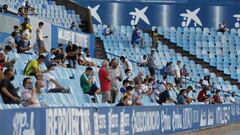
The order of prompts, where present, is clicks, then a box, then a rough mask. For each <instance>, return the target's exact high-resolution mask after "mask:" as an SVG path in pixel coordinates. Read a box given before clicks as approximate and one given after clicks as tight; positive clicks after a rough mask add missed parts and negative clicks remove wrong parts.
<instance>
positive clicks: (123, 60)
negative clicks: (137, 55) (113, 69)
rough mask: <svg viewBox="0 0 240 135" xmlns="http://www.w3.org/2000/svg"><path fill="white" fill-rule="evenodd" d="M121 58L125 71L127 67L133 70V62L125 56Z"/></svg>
mask: <svg viewBox="0 0 240 135" xmlns="http://www.w3.org/2000/svg"><path fill="white" fill-rule="evenodd" d="M120 60H121V66H122V68H123V71H125V70H126V69H129V70H130V71H132V63H131V62H130V61H129V60H128V59H126V58H125V57H124V56H121V57H120Z"/></svg>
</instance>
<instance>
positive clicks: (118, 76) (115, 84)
mask: <svg viewBox="0 0 240 135" xmlns="http://www.w3.org/2000/svg"><path fill="white" fill-rule="evenodd" d="M109 74H110V76H111V78H112V80H111V85H112V90H111V95H112V103H114V102H115V100H116V98H117V96H118V95H119V89H120V87H121V81H122V73H121V71H120V69H119V67H118V61H117V60H113V61H112V66H111V67H110V69H109Z"/></svg>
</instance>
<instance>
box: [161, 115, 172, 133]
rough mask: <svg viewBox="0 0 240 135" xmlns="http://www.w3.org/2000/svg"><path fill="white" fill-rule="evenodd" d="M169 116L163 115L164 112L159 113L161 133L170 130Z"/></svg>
mask: <svg viewBox="0 0 240 135" xmlns="http://www.w3.org/2000/svg"><path fill="white" fill-rule="evenodd" d="M171 121H172V120H171V115H167V114H164V111H162V112H161V130H162V132H164V131H167V130H171Z"/></svg>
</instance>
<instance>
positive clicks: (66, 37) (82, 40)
mask: <svg viewBox="0 0 240 135" xmlns="http://www.w3.org/2000/svg"><path fill="white" fill-rule="evenodd" d="M68 41H72V42H73V44H76V45H77V46H81V47H85V48H87V47H88V44H89V42H90V36H89V35H88V34H83V33H78V32H74V31H69V30H65V29H61V28H58V42H59V43H63V44H67V43H68Z"/></svg>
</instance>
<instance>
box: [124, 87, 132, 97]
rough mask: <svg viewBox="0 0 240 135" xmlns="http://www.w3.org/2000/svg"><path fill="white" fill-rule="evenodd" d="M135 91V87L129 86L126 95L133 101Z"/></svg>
mask: <svg viewBox="0 0 240 135" xmlns="http://www.w3.org/2000/svg"><path fill="white" fill-rule="evenodd" d="M133 90H134V87H133V86H131V85H129V86H127V88H126V92H125V95H128V96H131V99H132V95H133V93H134V91H133Z"/></svg>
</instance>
